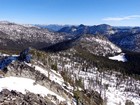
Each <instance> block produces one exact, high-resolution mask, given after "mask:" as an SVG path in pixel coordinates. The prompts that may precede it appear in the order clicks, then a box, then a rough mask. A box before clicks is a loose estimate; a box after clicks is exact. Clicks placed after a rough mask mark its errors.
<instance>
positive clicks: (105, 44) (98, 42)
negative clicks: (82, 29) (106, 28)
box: [78, 35, 122, 56]
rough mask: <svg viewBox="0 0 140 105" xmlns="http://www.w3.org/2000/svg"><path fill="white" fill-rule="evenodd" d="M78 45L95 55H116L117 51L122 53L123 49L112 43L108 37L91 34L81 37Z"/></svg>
mask: <svg viewBox="0 0 140 105" xmlns="http://www.w3.org/2000/svg"><path fill="white" fill-rule="evenodd" d="M78 46H81V47H82V48H83V49H86V50H87V51H89V52H91V53H93V54H95V55H102V56H106V55H114V54H116V53H121V52H122V50H121V49H120V48H119V47H117V46H116V45H115V44H113V43H111V42H110V41H109V40H108V39H107V38H105V37H103V36H99V35H96V36H91V35H87V36H85V37H83V38H81V40H80V43H79V44H78Z"/></svg>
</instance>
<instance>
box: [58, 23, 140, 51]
mask: <svg viewBox="0 0 140 105" xmlns="http://www.w3.org/2000/svg"><path fill="white" fill-rule="evenodd" d="M58 32H62V33H69V34H72V35H74V36H79V35H84V34H92V35H101V36H105V37H107V38H108V39H109V40H110V41H111V42H113V43H114V44H116V45H118V46H119V47H121V48H122V49H125V50H130V51H136V52H140V27H113V26H110V25H107V24H101V25H94V26H85V25H82V24H81V25H79V26H69V27H64V28H62V29H60V30H59V31H58Z"/></svg>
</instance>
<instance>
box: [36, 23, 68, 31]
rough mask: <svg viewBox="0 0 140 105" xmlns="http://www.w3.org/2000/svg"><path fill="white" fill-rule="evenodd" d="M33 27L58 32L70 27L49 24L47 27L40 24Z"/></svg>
mask: <svg viewBox="0 0 140 105" xmlns="http://www.w3.org/2000/svg"><path fill="white" fill-rule="evenodd" d="M34 26H37V27H40V28H43V29H48V30H49V31H59V30H60V29H61V28H63V27H68V26H70V25H58V24H49V25H41V24H35V25H34Z"/></svg>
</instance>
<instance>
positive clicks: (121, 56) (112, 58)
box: [109, 53, 127, 62]
mask: <svg viewBox="0 0 140 105" xmlns="http://www.w3.org/2000/svg"><path fill="white" fill-rule="evenodd" d="M109 59H111V60H117V61H122V62H126V61H127V59H126V58H125V54H124V53H121V54H119V55H117V56H113V57H109Z"/></svg>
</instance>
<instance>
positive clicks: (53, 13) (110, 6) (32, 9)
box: [0, 0, 140, 26]
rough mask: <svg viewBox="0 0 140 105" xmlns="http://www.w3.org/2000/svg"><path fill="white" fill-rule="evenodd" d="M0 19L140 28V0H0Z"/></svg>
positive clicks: (25, 22) (19, 21)
mask: <svg viewBox="0 0 140 105" xmlns="http://www.w3.org/2000/svg"><path fill="white" fill-rule="evenodd" d="M0 4H1V6H0V20H7V21H12V22H16V23H22V24H27V23H28V24H73V25H78V24H85V25H97V24H110V25H113V26H140V0H0Z"/></svg>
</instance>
